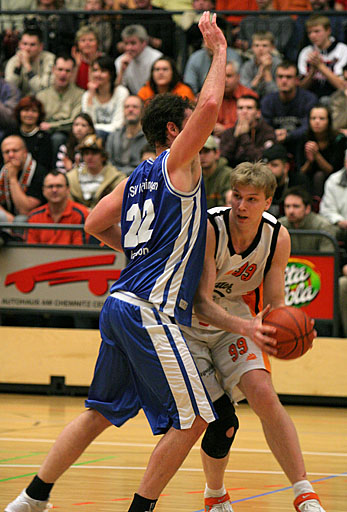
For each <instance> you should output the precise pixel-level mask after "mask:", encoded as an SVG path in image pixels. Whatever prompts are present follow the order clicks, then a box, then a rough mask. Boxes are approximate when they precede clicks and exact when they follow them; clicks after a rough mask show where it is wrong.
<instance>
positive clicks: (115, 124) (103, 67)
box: [82, 55, 129, 141]
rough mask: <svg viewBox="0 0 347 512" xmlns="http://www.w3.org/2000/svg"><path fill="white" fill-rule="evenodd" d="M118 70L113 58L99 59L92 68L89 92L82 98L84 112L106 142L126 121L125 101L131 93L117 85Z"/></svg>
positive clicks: (102, 57) (103, 57)
mask: <svg viewBox="0 0 347 512" xmlns="http://www.w3.org/2000/svg"><path fill="white" fill-rule="evenodd" d="M115 81H116V69H115V67H114V62H113V59H112V58H111V57H108V56H106V55H105V56H101V57H98V58H97V59H96V60H95V61H94V62H93V63H92V66H91V73H90V80H89V82H88V90H87V91H86V92H85V93H84V94H83V96H82V111H83V112H87V113H88V114H89V115H90V117H91V118H92V120H93V123H94V127H95V131H96V133H97V135H98V136H99V137H101V138H102V139H103V141H106V139H107V136H108V135H109V134H110V133H111V132H114V130H116V129H117V128H120V127H121V126H122V124H123V121H124V101H125V99H126V98H127V97H128V96H129V91H128V89H127V88H126V87H124V85H121V84H119V85H116V82H115Z"/></svg>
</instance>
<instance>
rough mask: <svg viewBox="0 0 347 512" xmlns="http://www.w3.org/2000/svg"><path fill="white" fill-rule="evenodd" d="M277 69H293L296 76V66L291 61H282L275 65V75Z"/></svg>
mask: <svg viewBox="0 0 347 512" xmlns="http://www.w3.org/2000/svg"><path fill="white" fill-rule="evenodd" d="M278 68H283V69H289V68H294V69H295V73H296V75H298V66H297V65H296V64H295V62H293V61H292V60H283V61H282V62H280V63H279V64H277V67H276V73H277V70H278Z"/></svg>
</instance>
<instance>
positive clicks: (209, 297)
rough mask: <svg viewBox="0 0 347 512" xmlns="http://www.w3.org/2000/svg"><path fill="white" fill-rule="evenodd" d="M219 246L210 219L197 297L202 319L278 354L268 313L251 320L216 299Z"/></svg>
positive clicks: (199, 314) (197, 305)
mask: <svg viewBox="0 0 347 512" xmlns="http://www.w3.org/2000/svg"><path fill="white" fill-rule="evenodd" d="M215 246H216V237H215V233H214V229H213V227H212V225H211V224H210V222H208V226H207V239H206V251H205V259H204V267H203V271H202V276H201V278H200V282H199V285H198V289H197V292H196V294H195V298H194V310H195V314H196V316H197V317H198V318H199V320H201V321H202V322H206V323H209V324H211V325H213V326H215V327H217V328H218V329H222V330H223V331H228V332H237V333H240V334H242V335H243V336H247V337H249V338H251V339H252V340H253V341H254V342H255V343H256V344H257V345H258V346H259V347H260V348H261V349H262V350H264V352H267V353H268V354H272V355H274V354H276V348H275V345H276V340H275V339H274V338H272V337H271V336H272V335H273V334H274V333H275V329H274V328H272V327H270V326H265V325H263V324H262V317H263V314H264V312H261V313H259V314H258V315H257V316H256V317H254V318H252V319H251V320H248V319H244V318H239V317H237V316H234V315H230V314H229V313H228V312H227V311H225V310H224V309H223V308H222V307H221V306H220V305H219V304H216V303H215V302H214V300H213V290H214V285H215V281H216V276H217V268H216V263H215V258H214V252H215ZM265 312H266V311H265Z"/></svg>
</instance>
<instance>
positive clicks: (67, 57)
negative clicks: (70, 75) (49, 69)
mask: <svg viewBox="0 0 347 512" xmlns="http://www.w3.org/2000/svg"><path fill="white" fill-rule="evenodd" d="M58 59H63V60H71V61H72V62H73V67H75V66H76V61H75V59H74V58H73V57H72V55H70V54H69V53H58V54H57V56H56V57H55V59H54V65H56V64H57V60H58Z"/></svg>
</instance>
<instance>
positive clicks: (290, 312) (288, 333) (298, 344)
mask: <svg viewBox="0 0 347 512" xmlns="http://www.w3.org/2000/svg"><path fill="white" fill-rule="evenodd" d="M263 324H264V325H271V326H273V327H276V334H275V335H274V337H275V338H276V339H277V347H276V348H277V354H276V356H275V357H277V358H278V359H296V358H297V357H300V356H302V355H303V354H305V353H306V352H307V351H308V349H309V348H310V347H311V343H312V340H313V338H314V329H313V327H312V326H311V319H310V317H309V316H308V315H307V314H306V313H305V312H304V311H303V310H302V309H300V308H294V307H292V306H283V307H281V308H277V309H274V310H272V311H270V313H268V314H267V315H266V316H265V318H264V319H263Z"/></svg>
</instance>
